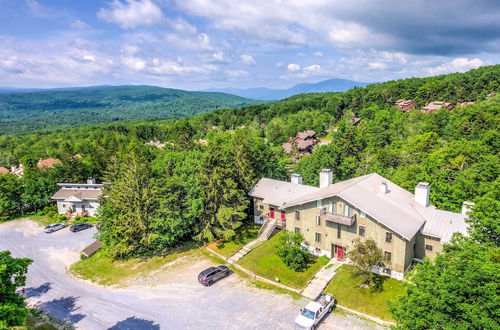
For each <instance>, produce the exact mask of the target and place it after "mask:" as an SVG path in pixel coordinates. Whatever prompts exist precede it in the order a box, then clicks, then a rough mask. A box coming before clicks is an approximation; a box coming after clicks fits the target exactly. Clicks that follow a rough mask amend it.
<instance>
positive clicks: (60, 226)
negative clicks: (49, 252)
mask: <svg viewBox="0 0 500 330" xmlns="http://www.w3.org/2000/svg"><path fill="white" fill-rule="evenodd" d="M66 227H67V225H66V224H64V223H51V224H50V225H48V226H47V227H45V228H44V229H43V231H44V232H46V233H53V232H55V231H58V230H60V229H63V228H66Z"/></svg>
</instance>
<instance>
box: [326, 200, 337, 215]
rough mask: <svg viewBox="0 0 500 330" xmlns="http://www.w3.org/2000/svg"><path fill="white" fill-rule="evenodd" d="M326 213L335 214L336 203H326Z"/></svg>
mask: <svg viewBox="0 0 500 330" xmlns="http://www.w3.org/2000/svg"><path fill="white" fill-rule="evenodd" d="M328 212H330V213H334V214H335V213H337V203H336V202H328Z"/></svg>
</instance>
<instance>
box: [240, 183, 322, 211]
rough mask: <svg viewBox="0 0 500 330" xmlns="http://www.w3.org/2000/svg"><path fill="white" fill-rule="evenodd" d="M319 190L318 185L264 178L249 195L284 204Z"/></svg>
mask: <svg viewBox="0 0 500 330" xmlns="http://www.w3.org/2000/svg"><path fill="white" fill-rule="evenodd" d="M317 190H319V188H317V187H311V186H306V185H303V184H296V183H291V182H287V181H280V180H274V179H267V178H262V179H260V180H259V182H257V184H256V185H255V186H254V187H253V188H252V190H250V192H249V193H248V195H250V196H252V197H256V198H262V199H263V202H264V203H266V204H271V205H276V206H282V205H283V204H284V203H285V202H287V201H290V200H292V199H296V198H299V197H300V196H303V195H306V194H310V193H312V192H315V191H317Z"/></svg>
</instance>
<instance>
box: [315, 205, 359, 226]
mask: <svg viewBox="0 0 500 330" xmlns="http://www.w3.org/2000/svg"><path fill="white" fill-rule="evenodd" d="M319 216H320V218H321V220H325V221H329V222H333V223H338V224H341V225H345V226H352V225H353V224H354V223H355V222H356V215H355V214H354V215H352V216H346V215H342V214H335V213H331V212H326V210H325V209H321V211H320V213H319Z"/></svg>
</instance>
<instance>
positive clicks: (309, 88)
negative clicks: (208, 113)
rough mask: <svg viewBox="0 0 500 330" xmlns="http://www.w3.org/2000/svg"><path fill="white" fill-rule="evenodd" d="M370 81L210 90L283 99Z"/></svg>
mask: <svg viewBox="0 0 500 330" xmlns="http://www.w3.org/2000/svg"><path fill="white" fill-rule="evenodd" d="M369 84H372V83H368V82H360V81H353V80H347V79H337V78H334V79H328V80H323V81H320V82H317V83H301V84H297V85H295V86H293V87H291V88H288V89H272V88H266V87H256V88H210V89H207V90H206V91H208V92H223V93H229V94H234V95H238V96H241V97H247V98H251V99H255V100H267V101H269V100H281V99H284V98H287V97H290V96H292V95H297V94H302V93H324V92H344V91H347V90H349V89H351V88H354V87H365V86H367V85H369Z"/></svg>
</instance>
